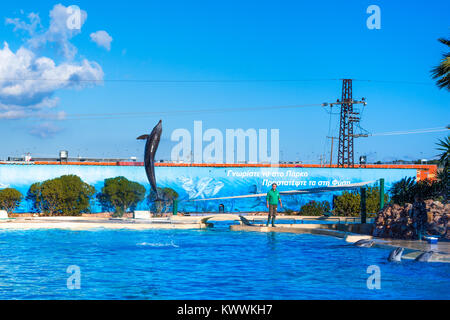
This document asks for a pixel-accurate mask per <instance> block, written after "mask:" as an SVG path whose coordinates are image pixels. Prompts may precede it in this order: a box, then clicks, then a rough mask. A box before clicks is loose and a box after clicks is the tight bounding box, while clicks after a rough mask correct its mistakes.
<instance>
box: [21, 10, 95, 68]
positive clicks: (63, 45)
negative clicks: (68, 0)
mask: <svg viewBox="0 0 450 320" xmlns="http://www.w3.org/2000/svg"><path fill="white" fill-rule="evenodd" d="M70 12H71V11H70V10H69V7H65V6H63V5H62V4H56V5H55V6H54V7H53V9H52V10H51V11H50V26H49V27H48V29H47V30H43V31H41V32H39V33H36V34H35V35H34V36H33V37H32V38H31V39H29V40H28V43H27V44H28V45H29V46H30V47H31V48H33V49H38V48H43V47H44V46H45V45H46V44H47V43H53V44H55V45H56V47H57V49H58V50H59V51H60V52H61V53H62V54H63V55H64V57H65V58H66V59H68V60H72V59H73V58H74V57H75V56H76V54H77V48H76V47H75V46H74V45H73V44H72V43H71V42H70V39H72V38H73V37H74V36H76V35H77V34H79V33H80V32H81V28H82V27H83V24H84V23H85V22H86V19H87V13H86V11H84V10H80V11H79V15H80V16H79V23H80V24H79V28H68V26H67V24H68V21H69V19H70V18H71V13H70ZM72 14H73V13H72Z"/></svg>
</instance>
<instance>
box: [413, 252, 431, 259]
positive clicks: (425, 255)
mask: <svg viewBox="0 0 450 320" xmlns="http://www.w3.org/2000/svg"><path fill="white" fill-rule="evenodd" d="M433 253H434V252H433V251H427V252H422V253H421V254H419V255H418V256H417V258H416V259H414V261H419V262H428V261H429V260H430V258H431V256H432V255H433Z"/></svg>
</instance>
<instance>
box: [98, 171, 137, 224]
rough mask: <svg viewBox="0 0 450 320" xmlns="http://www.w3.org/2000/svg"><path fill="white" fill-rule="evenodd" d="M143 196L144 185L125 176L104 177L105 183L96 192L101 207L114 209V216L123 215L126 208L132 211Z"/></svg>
mask: <svg viewBox="0 0 450 320" xmlns="http://www.w3.org/2000/svg"><path fill="white" fill-rule="evenodd" d="M144 198H145V187H144V186H143V185H141V184H139V183H137V182H134V181H130V180H128V179H127V178H125V177H115V178H110V179H105V184H104V186H103V188H102V190H101V192H100V193H98V194H97V199H98V200H99V202H100V204H101V206H102V208H103V209H106V211H114V213H115V216H119V217H121V216H123V214H124V213H125V212H127V211H128V210H131V211H134V209H135V208H136V206H137V204H138V203H139V202H141V201H142V200H144Z"/></svg>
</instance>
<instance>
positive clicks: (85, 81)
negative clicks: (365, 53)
mask: <svg viewBox="0 0 450 320" xmlns="http://www.w3.org/2000/svg"><path fill="white" fill-rule="evenodd" d="M341 80H342V79H340V78H317V79H191V80H188V79H102V80H99V79H57V78H55V79H45V78H39V79H33V78H1V77H0V81H11V82H15V81H47V82H74V83H80V82H83V83H103V82H124V83H127V82H128V83H174V84H176V83H197V84H201V83H205V84H207V83H246V82H248V83H251V82H254V83H258V82H260V83H263V82H313V81H341ZM352 80H353V81H360V82H374V83H394V84H395V83H398V84H412V85H434V83H432V82H421V81H406V80H370V79H352Z"/></svg>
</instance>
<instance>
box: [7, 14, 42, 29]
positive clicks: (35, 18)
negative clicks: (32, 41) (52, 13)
mask: <svg viewBox="0 0 450 320" xmlns="http://www.w3.org/2000/svg"><path fill="white" fill-rule="evenodd" d="M28 19H29V20H30V23H26V22H25V21H22V20H20V19H19V18H13V19H11V18H6V21H5V22H6V24H12V25H14V31H18V30H25V31H26V32H28V33H29V34H30V35H33V34H34V33H35V32H36V29H37V28H38V27H42V25H41V18H40V17H39V15H38V14H36V13H33V12H31V13H30V14H29V15H28Z"/></svg>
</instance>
